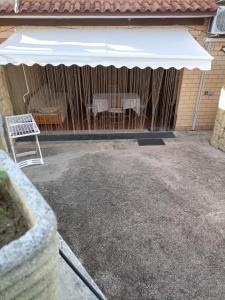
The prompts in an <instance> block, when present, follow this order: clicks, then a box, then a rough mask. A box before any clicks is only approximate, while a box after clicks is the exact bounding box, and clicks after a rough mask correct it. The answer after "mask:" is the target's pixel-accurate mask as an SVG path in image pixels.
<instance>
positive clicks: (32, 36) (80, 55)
mask: <svg viewBox="0 0 225 300" xmlns="http://www.w3.org/2000/svg"><path fill="white" fill-rule="evenodd" d="M212 59H213V57H212V56H211V55H210V54H209V53H208V52H207V51H206V50H205V49H204V48H203V47H202V46H201V45H200V44H199V43H198V42H197V41H196V40H195V39H194V38H193V37H192V35H191V34H190V33H189V32H188V30H187V29H186V28H185V27H177V28H163V27H157V28H156V27H154V28H127V29H124V28H118V29H110V28H93V29H75V28H73V29H70V28H19V29H17V30H16V31H15V33H13V34H12V36H11V37H10V38H9V39H7V40H6V41H5V42H4V43H3V44H1V46H0V65H5V64H9V63H11V64H14V65H19V64H26V65H28V66H30V65H33V64H39V65H41V66H44V65H46V64H51V65H54V66H56V65H60V64H64V65H66V66H70V65H78V66H85V65H89V66H91V67H96V66H97V65H102V66H110V65H113V66H115V67H117V68H121V67H127V68H134V67H139V68H142V69H143V68H146V67H150V68H152V69H157V68H160V67H161V68H164V69H168V68H172V67H173V68H176V69H182V68H188V69H194V68H198V69H200V70H203V71H206V70H210V69H211V62H212Z"/></svg>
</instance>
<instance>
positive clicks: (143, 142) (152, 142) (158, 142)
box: [137, 139, 165, 146]
mask: <svg viewBox="0 0 225 300" xmlns="http://www.w3.org/2000/svg"><path fill="white" fill-rule="evenodd" d="M137 142H138V145H139V146H163V145H165V142H164V140H162V139H139V140H137Z"/></svg>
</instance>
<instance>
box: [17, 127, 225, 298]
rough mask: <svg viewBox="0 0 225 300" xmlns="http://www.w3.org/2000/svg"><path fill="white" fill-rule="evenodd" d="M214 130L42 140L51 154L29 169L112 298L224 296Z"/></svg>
mask: <svg viewBox="0 0 225 300" xmlns="http://www.w3.org/2000/svg"><path fill="white" fill-rule="evenodd" d="M209 137H210V134H209V133H206V132H203V133H198V134H193V133H187V134H178V138H177V139H176V140H168V141H167V142H166V143H167V145H166V146H147V147H139V146H137V144H136V143H135V142H133V141H113V142H112V141H111V142H110V141H108V142H90V141H89V142H57V143H54V142H45V143H44V142H42V143H41V146H42V149H43V154H44V157H45V162H46V164H45V165H44V166H36V167H30V168H27V169H24V171H25V173H26V174H27V175H28V177H29V178H30V179H31V180H32V181H33V183H34V184H35V185H36V186H37V187H38V189H39V190H40V191H41V192H42V193H43V195H44V197H45V198H46V200H47V201H48V202H49V204H50V205H51V206H52V207H53V209H54V210H55V212H56V214H57V217H58V223H59V231H60V233H61V234H62V236H63V238H64V239H65V240H66V241H67V242H68V244H69V245H70V247H71V248H72V250H73V251H74V252H75V254H76V255H77V256H78V257H79V258H80V259H81V261H82V262H83V264H84V266H85V267H86V269H87V271H88V272H89V273H90V274H91V275H92V276H93V278H94V279H95V281H96V282H97V284H98V285H99V287H100V288H101V289H102V290H103V292H104V293H105V295H106V296H107V298H108V299H121V300H126V299H129V300H134V299H135V300H136V299H143V300H145V299H146V300H147V299H148V300H149V299H152V300H153V299H155V300H156V299H157V300H163V299H173V300H176V299H177V300H178V299H179V300H181V299H185V300H188V299H191V300H193V299H198V300H200V299H210V300H211V299H217V300H219V299H221V300H222V299H225V154H224V153H222V152H220V151H219V150H217V149H214V148H213V147H211V146H210V145H209V142H208V141H209ZM21 145H22V143H21ZM22 147H27V148H29V144H24V143H23V145H22Z"/></svg>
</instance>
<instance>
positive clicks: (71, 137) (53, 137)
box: [19, 131, 176, 141]
mask: <svg viewBox="0 0 225 300" xmlns="http://www.w3.org/2000/svg"><path fill="white" fill-rule="evenodd" d="M170 138H176V136H175V134H174V132H173V131H159V132H122V133H84V134H82V133H79V134H74V133H73V134H72V133H70V134H66V133H65V134H40V135H39V140H40V141H85V140H93V141H96V140H97V141H99V140H140V139H170ZM31 140H32V137H24V138H20V140H19V141H31Z"/></svg>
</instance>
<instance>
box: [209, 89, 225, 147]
mask: <svg viewBox="0 0 225 300" xmlns="http://www.w3.org/2000/svg"><path fill="white" fill-rule="evenodd" d="M211 144H212V145H213V146H215V147H216V148H218V149H220V150H222V151H225V86H224V87H223V89H222V91H221V95H220V101H219V108H218V111H217V115H216V121H215V126H214V130H213V135H212V139H211Z"/></svg>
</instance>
